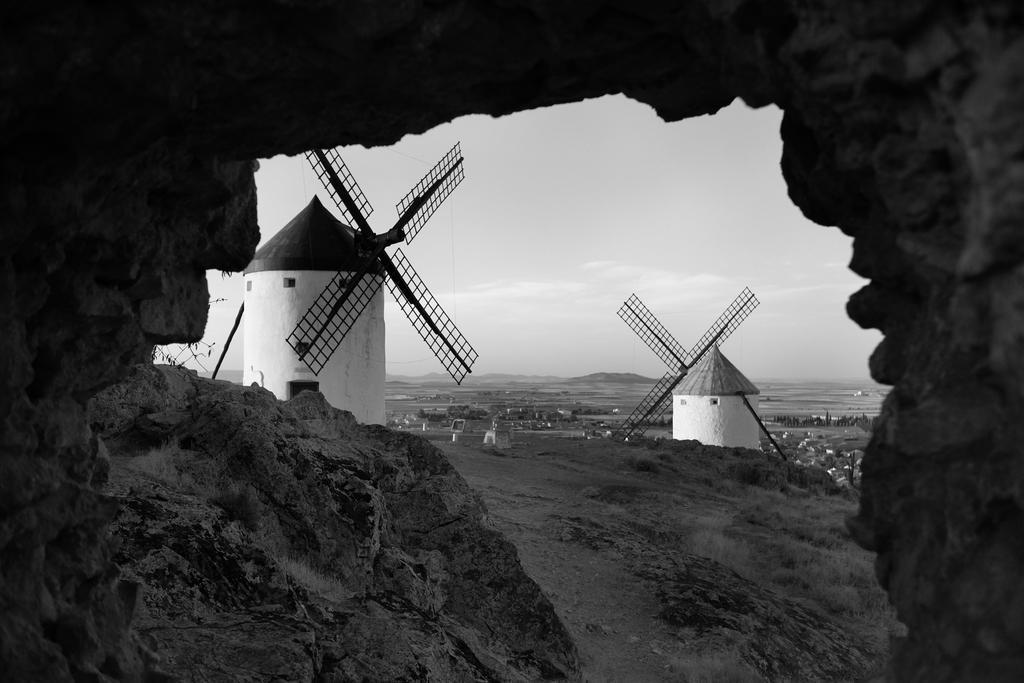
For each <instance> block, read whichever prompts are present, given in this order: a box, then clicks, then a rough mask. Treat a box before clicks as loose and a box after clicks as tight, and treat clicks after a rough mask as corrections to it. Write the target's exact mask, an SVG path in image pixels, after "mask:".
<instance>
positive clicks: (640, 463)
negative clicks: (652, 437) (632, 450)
mask: <svg viewBox="0 0 1024 683" xmlns="http://www.w3.org/2000/svg"><path fill="white" fill-rule="evenodd" d="M627 462H628V463H629V466H630V467H632V468H633V469H634V470H636V471H637V472H658V471H660V470H661V467H660V466H659V465H658V463H657V462H656V461H654V460H652V459H650V458H644V457H639V456H635V455H631V456H629V459H628V460H627Z"/></svg>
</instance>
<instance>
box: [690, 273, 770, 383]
mask: <svg viewBox="0 0 1024 683" xmlns="http://www.w3.org/2000/svg"><path fill="white" fill-rule="evenodd" d="M760 303H761V302H760V301H758V300H757V297H756V296H754V294H753V292H751V291H750V289H749V288H747V287H744V288H743V291H742V292H740V294H739V296H737V297H736V298H735V299H733V301H732V303H731V304H729V306H728V307H727V308H726V309H725V312H723V313H722V315H720V316H718V320H716V321H715V322H714V323H712V325H711V327H709V328H708V331H707V332H705V333H704V335H703V336H702V337H701V338H700V339H698V340H697V343H696V344H694V345H693V348H692V349H690V352H689V354H688V355H689V357H690V363H689V365H693V364H694V363H696V362H697V361H699V360H700V359H701V357H702V356H703V355H704V354H705V353H707V351H708V349H710V348H711V347H712V346H713V345H715V344H721V343H722V342H724V341H725V340H726V339H728V338H729V336H730V335H731V334H732V333H733V332H735V331H736V328H737V327H739V326H740V323H742V322H743V321H744V320H746V319H747V316H748V315H750V314H751V313H753V311H754V309H755V308H757V306H758V304H760ZM687 367H689V366H687Z"/></svg>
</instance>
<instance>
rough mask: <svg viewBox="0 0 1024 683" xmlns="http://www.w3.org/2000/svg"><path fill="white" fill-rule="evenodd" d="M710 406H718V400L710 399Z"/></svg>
mask: <svg viewBox="0 0 1024 683" xmlns="http://www.w3.org/2000/svg"><path fill="white" fill-rule="evenodd" d="M711 405H713V406H717V405H718V399H717V398H713V399H711Z"/></svg>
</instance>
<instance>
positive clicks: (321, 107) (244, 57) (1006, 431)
mask: <svg viewBox="0 0 1024 683" xmlns="http://www.w3.org/2000/svg"><path fill="white" fill-rule="evenodd" d="M1022 12H1024V10H1022V9H1021V5H1020V4H1019V3H1017V2H1014V1H1012V0H995V1H993V2H978V3H966V2H940V1H937V0H936V1H932V0H914V1H913V2H905V3H882V2H877V3H864V2H848V1H846V0H785V1H782V2H769V1H768V0H688V1H685V2H670V1H668V0H663V1H658V0H633V1H631V2H628V3H627V2H614V1H611V0H580V1H578V2H573V3H546V2H541V1H540V0H506V1H504V2H501V3H493V4H491V3H487V4H485V3H470V2H465V1H458V0H435V1H434V2H417V1H415V0H409V1H407V2H401V3H375V2H372V1H371V0H348V1H345V0H262V1H261V2H256V3H254V2H248V1H247V2H242V1H241V0H226V1H223V2H203V1H200V0H192V1H191V2H184V3H172V4H167V3H161V2H156V1H155V0H141V1H140V2H136V3H131V6H130V7H128V6H122V5H116V4H112V3H90V2H82V1H79V2H74V1H65V2H51V3H45V4H42V5H31V4H21V5H14V6H5V7H3V8H0V38H2V40H0V50H2V55H3V56H2V57H0V64H2V66H3V68H2V69H0V93H2V94H0V188H2V189H0V193H2V194H0V217H2V218H0V220H2V230H0V282H2V283H3V284H2V286H0V320H2V323H3V325H2V328H0V329H2V330H3V334H2V336H0V383H2V384H3V386H4V389H5V390H4V393H3V395H2V396H0V419H2V420H3V432H2V436H0V448H2V455H0V572H2V579H3V580H2V584H0V668H3V669H5V670H6V671H8V672H17V673H18V674H19V675H21V676H23V677H24V678H26V679H31V678H40V679H42V678H46V679H49V680H60V679H61V678H65V679H66V678H69V677H70V676H72V675H76V676H84V675H86V674H88V673H90V672H91V673H95V672H102V673H103V675H108V676H112V677H123V678H132V677H133V676H135V675H136V674H138V672H140V671H141V670H142V669H143V668H144V666H145V664H144V663H143V660H142V659H141V658H140V657H141V655H140V650H139V648H138V646H137V645H136V644H135V643H134V641H133V639H132V636H131V631H130V627H129V625H128V623H129V619H130V611H131V600H130V599H129V598H128V597H127V595H128V593H130V591H125V590H119V589H118V583H117V579H116V568H114V567H113V565H112V564H111V562H110V557H111V554H110V549H109V548H108V547H107V544H106V541H105V540H104V538H105V537H104V530H105V527H106V524H107V521H108V520H109V518H110V516H111V515H112V513H113V511H112V510H111V509H110V505H109V504H108V503H105V501H104V500H103V499H102V498H101V497H100V496H98V495H97V494H96V493H95V491H94V489H93V487H92V486H91V484H90V480H91V477H92V476H93V472H94V470H96V468H97V467H101V466H102V459H103V452H102V450H103V449H102V444H101V443H100V442H99V441H98V440H96V439H95V438H94V437H93V436H92V435H91V434H90V433H89V430H88V428H87V427H86V423H85V420H84V403H85V401H86V400H87V398H88V397H89V396H90V395H92V394H93V393H95V392H96V391H97V390H98V389H99V388H101V387H103V386H105V385H107V384H109V383H110V382H112V381H114V380H116V379H117V378H119V377H120V376H122V374H123V372H124V371H125V368H126V367H127V366H128V364H129V363H130V362H133V361H135V360H138V359H141V358H144V357H145V355H146V354H147V353H148V352H149V349H150V347H151V346H152V345H153V344H155V343H159V342H165V341H169V340H191V339H196V338H198V337H199V336H200V334H201V331H202V329H203V325H204V324H205V308H206V298H207V292H206V287H205V281H204V279H203V273H204V271H205V270H206V269H209V268H219V269H225V270H239V269H241V268H242V267H243V266H244V265H245V263H246V262H247V260H248V258H249V256H250V254H251V253H252V250H253V249H254V247H255V244H256V242H257V240H258V229H257V226H256V220H255V201H256V198H255V193H254V186H253V165H252V163H251V162H250V161H249V160H251V159H255V158H259V157H265V156H270V155H273V154H277V153H296V152H299V151H301V150H304V149H307V148H310V147H314V146H320V147H327V146H333V145H337V144H345V143H355V142H360V143H364V144H374V143H387V142H391V141H394V140H396V139H397V138H399V137H400V136H401V135H403V134H404V133H408V132H418V131H422V130H425V129H426V128H428V127H430V126H433V125H435V124H437V123H441V122H444V121H447V120H450V119H451V118H453V117H455V116H458V115H461V114H468V113H488V114H494V115H497V114H502V113H508V112H512V111H516V110H521V109H526V108H531V107H538V106H544V105H550V104H555V103H559V102H570V101H575V100H579V99H581V98H585V97H592V96H597V95H601V94H606V93H612V92H623V93H625V94H627V95H628V96H630V97H633V98H635V99H637V100H639V101H642V102H646V103H649V104H650V105H652V106H653V107H655V109H656V110H657V111H658V113H659V114H660V115H661V116H662V117H663V118H665V119H666V120H677V119H680V118H684V117H687V116H695V115H700V114H706V113H712V112H714V111H716V110H717V109H719V108H720V107H722V106H724V105H726V104H728V103H729V102H730V101H732V100H733V99H734V98H735V97H741V98H742V99H743V100H744V101H745V102H747V103H748V104H750V105H751V106H763V105H765V104H768V103H775V104H777V105H778V106H780V107H781V108H782V109H783V110H784V111H785V116H784V119H783V124H782V136H783V142H784V151H783V159H782V170H783V173H784V174H785V178H786V181H787V183H788V186H789V192H790V195H791V197H792V198H793V200H794V201H795V202H796V203H797V205H798V206H799V207H800V208H801V209H802V210H803V211H804V213H805V214H806V215H808V216H809V217H810V218H812V219H813V220H815V221H817V222H819V223H822V224H826V225H835V226H838V227H839V228H840V229H842V230H843V231H844V232H846V233H847V234H850V235H852V236H853V237H854V257H853V260H852V263H851V268H853V270H854V271H856V272H857V273H859V274H861V275H862V276H864V277H866V278H869V279H870V281H871V282H870V284H869V285H867V286H866V287H865V288H864V289H863V290H861V291H860V292H858V293H857V294H856V295H855V296H854V297H853V298H852V299H851V301H850V304H849V307H848V310H849V313H850V315H851V317H853V319H854V320H856V321H857V322H858V323H860V324H861V325H864V326H868V327H876V328H878V329H881V330H882V331H883V332H884V334H885V340H884V341H883V342H882V344H881V345H880V346H879V347H878V349H877V350H876V351H875V352H874V354H873V355H872V358H871V362H870V366H871V372H872V374H873V376H874V377H875V378H876V379H877V380H879V381H881V382H884V383H887V384H892V385H893V387H894V388H893V391H892V392H891V394H890V396H889V398H888V400H887V401H886V403H885V406H884V409H883V419H882V424H881V426H880V427H879V428H878V430H877V431H876V433H875V435H874V437H873V439H872V442H871V444H870V446H869V449H868V454H867V456H866V458H865V461H864V490H863V500H862V504H861V512H860V514H859V516H858V517H857V518H856V519H854V520H851V521H850V528H851V531H852V532H853V533H854V535H855V537H856V538H857V539H858V541H859V542H860V543H862V544H863V545H865V546H866V547H868V548H870V549H873V550H875V551H876V552H877V553H878V563H877V566H878V576H879V580H880V581H881V582H882V584H883V585H884V586H885V587H886V588H887V589H888V590H889V593H890V596H891V598H892V600H893V602H894V603H895V604H896V606H897V608H898V611H899V615H900V618H901V619H902V620H903V621H904V622H905V623H906V624H907V625H908V627H909V634H908V636H907V637H906V638H905V639H903V640H902V641H901V642H900V643H897V644H896V646H895V647H894V655H893V660H892V663H891V667H890V672H889V675H890V677H891V678H892V679H893V680H934V681H943V680H963V679H966V678H968V677H972V678H975V679H977V678H983V679H985V680H1019V679H1020V678H1021V677H1022V676H1024V616H1022V615H1024V585H1022V582H1021V580H1020V577H1021V576H1024V536H1022V534H1021V533H1020V530H1021V529H1022V528H1024V445H1022V444H1024V420H1022V419H1021V416H1022V415H1024V235H1022V234H1021V231H1020V228H1019V226H1020V225H1021V222H1022V220H1024V126H1022V125H1021V121H1024V38H1022V28H1024V17H1022ZM680 153H681V154H683V153H685V150H680Z"/></svg>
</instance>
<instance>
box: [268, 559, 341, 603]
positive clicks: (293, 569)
mask: <svg viewBox="0 0 1024 683" xmlns="http://www.w3.org/2000/svg"><path fill="white" fill-rule="evenodd" d="M275 561H276V562H277V566H278V567H280V569H281V571H283V572H284V573H285V574H287V575H288V576H289V577H291V578H292V579H293V580H294V581H295V583H297V584H298V585H300V586H302V587H303V588H305V589H306V590H307V591H309V592H310V593H314V594H316V595H319V596H320V597H322V598H326V599H328V600H344V599H346V598H349V597H351V596H352V595H353V591H351V590H349V589H347V588H346V587H345V584H343V583H342V582H341V581H339V580H338V579H336V578H335V577H333V576H330V575H329V574H325V573H324V572H322V571H320V570H319V569H317V568H316V567H311V566H310V565H309V564H307V563H306V562H304V561H302V560H300V559H296V558H293V557H276V558H275Z"/></svg>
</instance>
